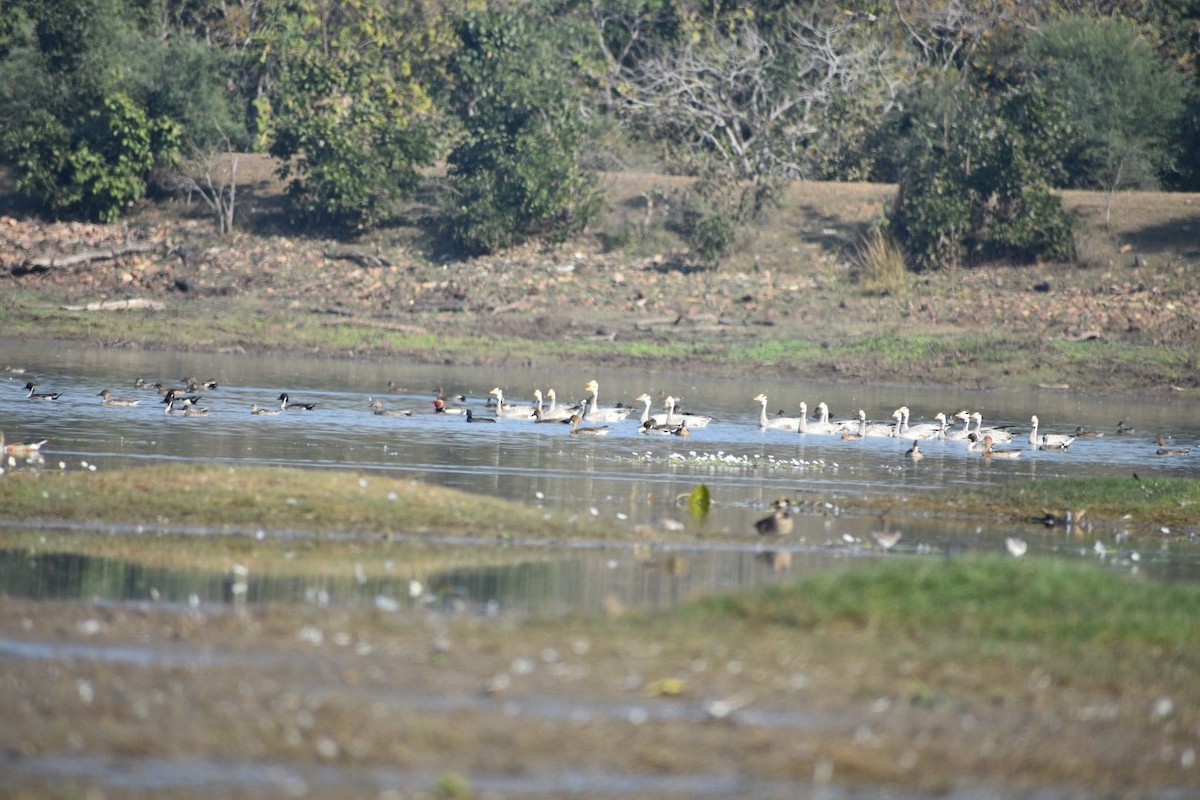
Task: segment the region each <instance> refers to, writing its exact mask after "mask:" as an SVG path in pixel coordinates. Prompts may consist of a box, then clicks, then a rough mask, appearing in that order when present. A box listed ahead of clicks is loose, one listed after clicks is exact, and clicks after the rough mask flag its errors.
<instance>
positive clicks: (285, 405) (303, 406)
mask: <svg viewBox="0 0 1200 800" xmlns="http://www.w3.org/2000/svg"><path fill="white" fill-rule="evenodd" d="M316 407H317V404H316V403H293V402H292V398H290V397H288V393H287V392H283V393H282V394H280V395H279V409H280V410H281V411H312V410H313V409H314V408H316Z"/></svg>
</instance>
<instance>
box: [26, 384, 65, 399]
mask: <svg viewBox="0 0 1200 800" xmlns="http://www.w3.org/2000/svg"><path fill="white" fill-rule="evenodd" d="M25 388H26V390H28V392H29V394H27V395H25V397H26V399H28V400H57V399H58V398H60V397H62V396H63V393H62V392H37V391H34V390H35V389H36V388H37V387H36V386H34V385H33V381H30V382H29V383H27V384H25Z"/></svg>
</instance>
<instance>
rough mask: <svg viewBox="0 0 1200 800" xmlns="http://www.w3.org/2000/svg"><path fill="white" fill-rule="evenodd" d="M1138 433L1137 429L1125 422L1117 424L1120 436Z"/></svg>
mask: <svg viewBox="0 0 1200 800" xmlns="http://www.w3.org/2000/svg"><path fill="white" fill-rule="evenodd" d="M1136 432H1137V428H1134V427H1133V426H1131V425H1126V424H1125V420H1121V421H1120V422H1118V423H1117V433H1119V434H1126V433H1136Z"/></svg>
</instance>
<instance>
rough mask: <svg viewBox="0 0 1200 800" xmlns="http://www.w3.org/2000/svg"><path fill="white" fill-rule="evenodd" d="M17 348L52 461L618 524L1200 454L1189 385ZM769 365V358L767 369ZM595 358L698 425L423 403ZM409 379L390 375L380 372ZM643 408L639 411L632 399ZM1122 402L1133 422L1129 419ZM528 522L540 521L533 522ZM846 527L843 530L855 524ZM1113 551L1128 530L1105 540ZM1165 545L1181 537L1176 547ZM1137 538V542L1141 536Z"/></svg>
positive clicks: (1072, 544) (14, 378)
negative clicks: (392, 491) (1041, 445)
mask: <svg viewBox="0 0 1200 800" xmlns="http://www.w3.org/2000/svg"><path fill="white" fill-rule="evenodd" d="M4 360H5V362H6V365H12V366H21V367H24V368H25V369H26V370H28V372H27V373H26V374H14V375H6V376H4V377H6V378H7V380H5V381H3V382H0V430H4V431H5V432H6V433H7V434H8V435H9V439H10V441H12V440H17V439H22V440H26V441H29V440H38V439H48V440H49V442H48V443H47V445H46V446H45V455H46V458H47V462H48V464H49V465H54V464H56V463H57V462H58V461H63V462H65V463H67V464H68V466H69V468H74V467H76V466H77V465H78V464H79V462H81V461H88V462H90V463H94V464H97V465H98V467H99V468H100V469H106V468H116V467H120V466H124V465H129V464H134V463H141V464H145V463H148V462H153V461H156V460H170V461H179V460H183V461H187V460H196V461H213V460H216V461H226V462H231V463H242V462H244V463H258V464H280V465H297V466H322V467H344V468H352V469H359V470H364V471H367V472H368V473H379V474H384V475H389V476H396V477H400V476H403V477H412V478H417V479H421V480H427V481H432V482H436V483H441V484H444V485H448V486H452V487H456V488H460V489H465V490H468V491H474V492H482V493H487V494H492V495H496V496H499V497H504V498H507V499H512V500H516V501H518V502H521V503H525V504H535V505H542V506H545V507H547V508H551V509H556V510H561V511H563V512H565V513H568V514H594V515H597V516H601V517H603V518H605V519H610V520H615V521H618V522H621V523H623V524H628V525H630V526H633V525H658V524H660V523H661V522H662V520H664V519H673V520H677V521H680V522H683V523H685V524H686V525H688V526H690V527H691V529H692V530H693V531H694V532H695V534H696V536H697V540H698V541H700V542H702V541H703V537H704V536H705V534H711V533H720V534H734V535H740V534H743V533H744V534H746V535H747V545H748V546H750V547H756V546H759V545H761V544H762V543H761V542H760V541H754V539H756V538H757V537H753V536H752V534H751V531H752V523H753V521H754V520H755V519H757V518H758V517H759V516H761V515H762V514H763V513H765V508H766V507H767V505H768V504H769V503H770V502H771V501H772V500H774V499H776V498H778V497H792V498H798V499H803V500H808V501H813V500H829V501H831V502H833V503H835V504H836V502H837V498H838V497H839V496H845V495H855V494H861V493H870V494H873V495H885V496H892V497H894V498H895V500H896V503H897V504H900V503H901V502H902V499H903V498H904V497H905V496H908V495H912V494H919V493H928V492H941V493H950V494H953V493H955V492H961V491H964V490H966V489H968V488H970V487H973V486H981V485H994V484H1000V483H1003V482H1006V481H1010V480H1023V479H1029V478H1037V477H1048V476H1059V475H1089V474H1090V475H1108V474H1116V475H1125V474H1129V473H1132V472H1137V473H1138V474H1139V475H1141V476H1143V477H1154V476H1157V475H1168V474H1174V475H1194V474H1197V473H1198V472H1200V414H1197V413H1196V412H1197V403H1196V402H1195V400H1193V399H1191V398H1190V397H1188V396H1186V395H1179V396H1175V395H1172V396H1169V397H1166V398H1163V399H1155V400H1135V399H1130V398H1107V397H1087V398H1081V397H1075V396H1072V395H1069V394H1066V393H1063V392H1036V391H1035V392H978V391H976V392H968V391H959V390H943V389H936V388H928V387H917V388H898V387H893V386H872V387H864V386H814V385H805V384H794V383H782V382H777V381H771V380H763V381H747V380H736V381H735V380H710V379H703V380H701V379H696V378H689V377H685V376H672V375H651V374H636V373H622V374H615V375H592V374H584V373H580V372H557V371H539V370H530V369H522V370H516V369H510V370H505V369H477V368H456V367H420V366H404V367H400V366H392V365H387V364H382V363H362V362H355V361H338V360H320V359H268V358H244V357H219V356H194V357H193V356H189V355H187V354H178V353H144V352H134V353H127V352H117V353H113V352H100V351H96V350H92V349H84V348H78V349H73V348H61V347H39V346H28V347H25V346H21V347H13V346H10V347H8V348H7V351H6V353H5V356H4ZM766 371H767V370H764V372H766ZM189 375H194V376H196V377H199V378H201V379H207V378H213V379H216V380H218V381H219V382H220V384H221V385H220V388H218V389H216V390H214V391H211V392H207V393H206V396H205V397H204V399H203V403H202V404H203V405H205V406H207V407H208V408H209V415H208V416H207V417H204V418H199V419H185V418H181V417H167V416H166V415H165V414H163V413H162V408H163V407H162V405H161V404H159V402H158V397H157V396H156V395H155V394H154V393H153V392H152V391H148V390H142V389H135V388H134V387H133V383H134V380H135V379H136V378H139V377H141V378H146V379H149V380H151V381H154V380H161V381H162V382H164V383H167V384H174V383H176V382H178V380H179V379H180V378H182V377H186V376H189ZM592 377H597V378H598V379H599V380H600V383H601V403H602V404H605V405H608V404H615V403H618V402H624V403H627V404H634V400H633V398H635V397H636V396H637V395H639V394H641V393H642V392H647V393H649V394H650V395H652V396H655V397H658V396H660V395H661V394H665V393H671V394H675V395H678V396H681V397H682V398H683V406H684V408H685V409H686V410H689V411H694V412H696V413H704V414H708V415H711V416H713V417H715V421H714V422H713V423H712V424H711V425H709V426H708V427H707V428H703V429H696V430H694V432H693V435H692V436H691V437H689V438H686V439H683V438H677V437H668V436H645V435H641V434H639V433H637V423H636V421H635V420H634V418H631V420H630V421H627V422H624V423H620V424H615V425H612V426H611V431H610V433H609V435H607V436H604V437H599V438H590V437H589V438H587V439H579V438H578V437H572V436H571V435H570V434H569V433H568V426H565V425H556V424H542V425H538V424H534V423H532V422H524V421H519V420H502V421H501V422H499V423H497V424H495V425H469V424H467V423H466V422H465V420H463V418H462V417H458V416H444V415H436V414H433V413H432V411H431V409H430V407H429V403H430V400H431V399H432V397H433V396H434V394H435V393H436V392H437V390H438V388H444V389H445V391H446V392H447V393H459V392H462V393H465V394H467V395H468V398H469V399H468V405H472V406H474V407H475V408H477V409H478V410H479V411H480V412H481V413H487V410H486V409H485V408H484V403H485V401H486V398H487V395H488V391H489V390H490V389H491V388H492V387H493V386H501V387H503V388H504V389H505V391H506V395H507V396H508V397H510V398H511V399H512V400H514V401H528V400H529V399H530V397H531V395H532V391H533V389H534V388H541V389H542V390H543V391H545V390H547V389H549V388H551V387H554V388H555V389H556V390H557V393H558V395H559V400H560V402H575V401H578V400H579V399H581V398H582V397H583V396H584V390H583V386H584V384H585V383H586V381H587V380H588V379H590V378H592ZM26 380H34V381H35V382H36V383H37V384H38V385H39V388H41V389H44V390H52V391H64V392H65V394H64V397H63V398H62V399H61V400H59V401H58V402H55V403H37V402H32V401H26V400H24V394H25V392H24V389H23V388H21V387H23V386H24V385H25V381H26ZM393 380H394V381H396V382H397V383H400V384H402V385H404V386H405V387H407V389H408V390H407V391H406V392H404V393H398V394H394V393H387V392H386V387H387V384H388V381H393ZM104 388H109V389H111V390H112V391H113V393H114V395H115V396H119V397H134V398H141V399H142V403H141V405H140V406H138V407H136V408H103V407H101V405H100V401H99V397H98V396H97V395H98V394H99V392H100V390H101V389H104ZM281 391H288V392H289V393H290V394H291V395H292V397H293V399H294V400H298V401H305V402H312V401H315V402H317V403H318V406H317V409H316V410H315V411H312V412H307V413H306V412H295V411H293V412H287V413H286V414H284V415H281V416H276V417H255V416H252V415H251V414H250V413H249V409H250V405H251V404H252V403H258V404H259V405H262V406H274V405H276V402H275V398H276V397H278V395H279V393H280V392H281ZM760 391H765V392H766V393H767V395H768V397H769V398H770V400H769V405H768V408H769V410H770V411H771V412H772V413H774V412H775V411H776V410H777V409H782V410H785V411H786V412H787V413H789V414H795V413H797V407H798V405H799V402H800V401H801V400H805V401H806V402H807V403H808V405H809V408H810V410H811V409H813V408H815V406H816V404H817V403H818V402H819V401H821V400H825V401H826V402H827V403H828V404H829V405H830V407H831V409H832V410H833V416H834V417H835V418H841V417H851V416H853V415H854V414H855V413H856V412H857V410H858V409H859V408H863V409H864V410H865V411H866V412H867V416H868V417H869V418H871V419H873V420H880V421H886V420H888V419H889V418H890V414H891V412H892V410H894V409H895V408H896V407H897V406H898V405H901V404H904V405H907V406H909V407H910V408H911V409H912V413H913V422H914V423H917V422H920V421H927V420H928V419H929V418H931V417H932V416H933V414H934V413H936V411H939V410H942V411H946V412H949V413H953V411H955V410H957V409H960V408H967V409H979V410H981V411H982V413H983V414H984V422H985V424H995V425H1011V426H1013V427H1014V430H1015V431H1016V432H1017V434H1018V441H1017V442H1014V443H1013V444H1012V445H1006V447H1023V448H1024V449H1025V452H1024V453H1023V454H1022V456H1021V457H1020V458H1019V459H1016V460H1014V461H995V462H991V463H987V462H985V461H983V460H982V459H981V458H979V457H978V456H977V455H975V454H972V453H969V452H967V451H966V448H965V446H964V445H963V444H962V443H960V442H954V441H930V442H926V443H924V444H923V445H922V449H923V451H924V452H925V454H926V458H925V459H924V460H923V461H922V462H921V463H920V464H918V465H912V464H909V463H906V461H905V459H903V457H902V453H903V451H904V450H906V449H907V448H908V446H909V445H910V444H911V442H909V441H907V440H900V441H897V440H894V439H888V438H870V437H869V438H867V439H864V440H862V441H853V442H847V441H842V440H840V439H837V438H835V437H828V436H826V437H822V436H804V437H801V436H799V435H797V434H791V433H787V432H782V431H767V432H763V431H761V430H760V429H759V427H758V424H757V418H758V410H759V406H758V404H757V403H755V402H754V401H753V397H754V395H756V394H757V393H758V392H760ZM372 396H374V397H377V398H379V399H381V400H382V401H383V402H384V403H385V405H387V406H388V407H392V408H409V409H412V410H413V412H414V413H413V416H411V417H383V416H376V415H374V414H372V413H371V412H370V410H369V409H368V398H369V397H372ZM636 413H637V412H635V415H634V417H636ZM1033 413H1036V414H1037V415H1038V416H1039V418H1040V421H1041V424H1042V429H1043V431H1047V432H1058V433H1069V432H1071V431H1073V430H1074V429H1075V428H1076V426H1084V427H1085V428H1087V429H1095V430H1102V431H1104V432H1105V433H1106V435H1105V436H1104V437H1102V438H1081V439H1079V440H1078V441H1076V443H1075V444H1074V445H1073V446H1072V448H1071V449H1070V450H1069V451H1068V452H1066V453H1051V452H1039V451H1033V450H1030V449H1029V448H1028V447H1027V445H1026V443H1025V440H1024V437H1025V436H1026V435H1027V434H1028V430H1029V416H1030V415H1031V414H1033ZM1121 420H1124V421H1126V422H1127V423H1128V424H1131V425H1133V426H1134V427H1136V428H1137V429H1138V430H1137V432H1136V433H1134V434H1131V435H1126V436H1118V435H1117V434H1116V433H1115V427H1116V424H1117V422H1118V421H1121ZM1159 433H1165V434H1167V435H1170V436H1171V437H1172V438H1173V441H1174V443H1175V444H1177V445H1179V446H1185V447H1192V448H1193V452H1192V453H1191V454H1189V455H1188V456H1184V457H1175V458H1167V457H1160V456H1157V455H1155V449H1156V445H1154V443H1153V438H1154V436H1155V435H1157V434H1159ZM701 482H702V483H705V484H706V485H708V486H709V488H710V490H711V493H712V497H713V509H712V512H711V514H710V515H709V517H708V519H706V520H705V521H704V522H703V523H702V524H697V523H696V522H694V521H692V520H690V519H689V517H688V514H687V511H686V509H685V508H682V507H680V506H679V505H678V504H677V503H676V498H677V496H679V495H682V494H686V493H687V492H689V491H690V490H691V489H692V488H693V487H694V486H695V485H696V484H697V483H701ZM878 525H879V522H878V521H877V520H875V519H874V517H873V516H868V517H866V518H862V517H857V518H856V517H854V516H853V515H851V516H848V517H831V516H828V515H822V514H812V515H803V516H801V517H800V518H799V519H798V521H797V530H796V532H795V533H794V534H793V536H792V537H791V538H789V540H788V542H789V543H790V544H794V545H796V546H803V547H808V548H828V547H842V546H853V540H854V539H858V540H860V541H869V533H870V529H871V527H872V526H878ZM902 527H903V528H904V531H905V538H904V543H905V546H906V547H910V548H915V547H916V546H917V545H918V543H920V544H924V545H928V546H929V547H930V548H931V549H933V550H942V549H944V548H945V547H946V546H947V545H949V544H951V543H967V544H970V545H971V546H974V547H981V548H995V547H997V546H998V545H999V543H1000V542H1002V540H1003V537H1004V536H1005V535H1008V534H1010V533H1011V526H1010V529H1007V530H1001V529H996V528H994V526H991V525H987V524H984V525H980V524H978V523H977V522H976V521H932V520H915V521H914V520H906V521H905V522H904V523H903V526H902ZM527 533H528V535H530V536H536V531H530V532H527ZM1023 535H1026V538H1030V539H1031V540H1032V541H1031V547H1032V548H1034V549H1035V550H1043V551H1054V552H1072V551H1074V550H1076V549H1079V550H1085V549H1087V547H1090V546H1091V545H1092V543H1093V539H1092V538H1091V537H1088V536H1085V537H1083V538H1081V539H1080V540H1079V541H1072V540H1069V539H1065V538H1064V537H1063V535H1062V534H1061V532H1050V533H1044V532H1042V531H1041V529H1037V528H1029V529H1028V530H1027V531H1025V532H1024V533H1023ZM844 537H850V539H849V540H847V539H845V538H844ZM1108 547H1109V549H1110V550H1112V551H1114V552H1119V551H1120V547H1121V545H1120V543H1114V542H1109V543H1108ZM1168 549H1169V551H1170V552H1174V551H1176V550H1182V549H1183V548H1182V546H1178V547H1174V546H1172V547H1169V548H1168ZM1140 555H1141V554H1140Z"/></svg>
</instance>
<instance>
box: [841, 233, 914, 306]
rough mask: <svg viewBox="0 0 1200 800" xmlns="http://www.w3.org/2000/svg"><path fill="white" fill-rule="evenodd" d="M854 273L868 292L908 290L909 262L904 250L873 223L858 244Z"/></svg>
mask: <svg viewBox="0 0 1200 800" xmlns="http://www.w3.org/2000/svg"><path fill="white" fill-rule="evenodd" d="M854 275H855V278H856V279H857V281H858V283H859V285H861V286H862V287H863V288H864V289H865V290H866V291H867V292H869V293H872V294H880V295H889V294H890V295H903V294H906V293H907V292H908V287H909V274H908V266H907V265H906V264H905V263H904V251H903V250H901V249H900V245H899V244H897V243H896V240H895V239H893V238H892V237H891V236H889V235H888V234H887V233H886V232H885V231H884V230H883V228H881V227H879V226H874V227H872V228H871V231H870V233H868V234H867V235H866V236H864V237H863V238H862V240H861V241H860V242H859V244H858V246H857V247H856V248H855V254H854Z"/></svg>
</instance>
